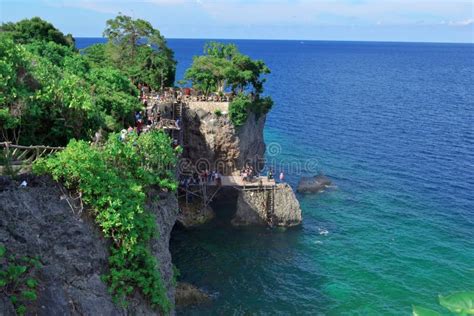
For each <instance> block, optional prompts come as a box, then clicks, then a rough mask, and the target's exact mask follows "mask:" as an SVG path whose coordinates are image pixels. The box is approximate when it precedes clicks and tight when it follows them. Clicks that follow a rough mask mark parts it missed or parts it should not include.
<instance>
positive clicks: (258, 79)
mask: <svg viewBox="0 0 474 316" xmlns="http://www.w3.org/2000/svg"><path fill="white" fill-rule="evenodd" d="M269 73H270V69H269V68H268V67H267V66H266V65H265V63H264V62H263V61H261V60H253V59H252V58H250V57H249V56H247V55H244V54H242V53H240V52H239V50H238V48H237V46H236V45H234V44H224V43H219V42H209V43H207V44H206V45H205V46H204V55H202V56H195V57H194V58H193V64H192V65H191V67H190V68H189V69H187V70H186V73H185V79H186V80H188V81H191V83H192V85H193V87H194V88H196V89H198V90H200V91H202V92H203V93H204V94H205V95H206V96H207V95H209V93H211V92H219V93H220V92H223V91H225V90H231V91H232V92H233V93H234V94H236V95H237V96H236V97H235V98H234V100H233V101H232V102H231V104H230V106H229V116H230V119H231V121H232V122H233V123H234V125H236V126H240V125H242V124H244V123H245V122H246V120H247V118H248V115H249V113H254V114H255V115H256V117H257V118H258V117H259V116H261V115H264V114H266V113H268V111H270V109H271V107H272V106H273V101H272V99H271V98H270V97H262V96H261V94H262V93H263V85H264V83H265V78H264V75H266V74H269Z"/></svg>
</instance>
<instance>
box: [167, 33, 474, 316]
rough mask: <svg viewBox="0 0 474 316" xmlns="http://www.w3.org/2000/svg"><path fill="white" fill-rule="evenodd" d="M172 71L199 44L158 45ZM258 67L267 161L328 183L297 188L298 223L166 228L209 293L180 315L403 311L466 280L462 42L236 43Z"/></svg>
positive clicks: (470, 246) (470, 120)
mask: <svg viewBox="0 0 474 316" xmlns="http://www.w3.org/2000/svg"><path fill="white" fill-rule="evenodd" d="M169 43H170V45H171V46H172V48H173V49H174V50H175V52H176V57H177V59H178V61H179V62H180V64H179V66H178V78H179V77H180V76H181V75H182V73H183V71H184V69H185V68H186V67H187V66H188V65H189V63H190V61H191V57H192V55H194V54H199V53H200V51H201V47H202V44H203V41H201V40H170V42H169ZM237 44H238V45H239V47H241V49H242V50H243V51H244V52H245V53H247V54H250V55H251V56H253V57H257V58H261V59H264V60H265V61H266V62H267V64H268V65H269V67H270V68H271V69H272V74H271V75H270V76H269V79H268V83H267V90H266V91H267V93H268V94H270V95H272V97H273V98H274V100H275V107H274V109H273V110H272V112H271V113H270V115H269V116H268V120H267V125H266V129H265V139H266V142H267V144H270V143H278V144H279V146H281V153H280V154H278V155H277V156H269V158H271V159H275V160H276V161H277V162H278V161H280V162H281V161H283V162H289V161H290V162H294V161H297V162H299V163H300V164H301V165H303V166H304V165H305V162H306V161H307V160H311V161H312V162H313V161H316V162H317V164H316V165H314V164H311V166H312V168H311V170H305V168H302V170H300V171H298V170H294V168H293V169H291V170H285V171H287V172H286V173H287V178H288V181H289V182H290V183H291V184H292V185H295V184H296V183H297V180H298V178H299V176H301V175H307V174H309V173H313V172H314V171H321V172H324V173H325V174H326V175H328V176H329V177H331V178H332V179H333V181H334V183H335V184H336V185H337V188H335V189H331V190H327V191H326V192H324V193H322V194H319V195H308V196H298V198H299V201H300V203H301V207H302V210H303V216H304V221H303V225H302V227H300V228H298V229H293V230H289V231H286V232H280V231H270V230H265V229H250V230H242V229H234V228H232V227H230V226H229V225H228V218H229V216H231V213H232V209H231V207H230V206H229V205H220V206H218V208H219V218H218V219H217V220H216V222H214V223H212V224H211V225H209V226H208V227H204V228H202V229H197V230H193V231H189V232H182V231H176V232H175V233H174V234H173V238H172V244H171V246H172V252H173V259H174V261H175V264H176V265H177V266H178V268H179V269H180V270H181V272H182V278H183V280H185V281H189V282H192V283H194V284H196V285H197V286H200V287H202V288H204V289H205V290H206V291H208V292H209V293H212V295H213V298H214V299H213V303H212V304H211V305H208V306H201V307H198V308H192V309H185V310H180V311H179V313H180V314H183V315H188V314H190V315H209V314H217V315H228V314H230V315H254V314H263V315H265V314H268V315H274V314H280V315H288V314H298V315H304V314H306V315H408V314H410V311H411V305H412V304H416V305H422V306H425V307H430V308H433V309H437V310H439V311H442V310H441V309H440V308H439V307H438V305H437V302H436V297H437V295H438V294H440V293H443V294H444V293H450V292H454V291H458V290H468V289H470V290H473V289H474V196H473V195H474V194H473V192H474V125H473V124H474V90H473V82H474V81H473V79H474V46H473V45H454V44H415V43H413V44H404V43H357V42H304V43H301V42H298V41H237Z"/></svg>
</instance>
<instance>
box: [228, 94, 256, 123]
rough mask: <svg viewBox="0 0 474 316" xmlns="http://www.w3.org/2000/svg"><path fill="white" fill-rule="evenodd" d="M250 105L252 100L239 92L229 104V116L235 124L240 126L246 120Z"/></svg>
mask: <svg viewBox="0 0 474 316" xmlns="http://www.w3.org/2000/svg"><path fill="white" fill-rule="evenodd" d="M251 106H252V101H250V98H249V97H248V96H247V95H244V94H239V95H238V96H237V97H235V98H234V100H232V102H231V103H230V105H229V117H230V120H231V121H232V123H234V125H235V126H240V125H243V124H244V123H245V121H247V117H248V114H249V111H250V108H251Z"/></svg>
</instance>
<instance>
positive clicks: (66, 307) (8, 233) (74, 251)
mask: <svg viewBox="0 0 474 316" xmlns="http://www.w3.org/2000/svg"><path fill="white" fill-rule="evenodd" d="M0 180H1V181H0V243H1V244H3V245H4V246H6V247H7V248H8V250H9V251H10V252H12V253H15V254H16V255H18V256H29V257H33V256H38V257H39V258H40V260H41V262H42V264H43V266H42V267H41V268H40V269H39V270H38V271H37V275H36V278H37V279H38V281H39V290H38V300H37V301H36V302H35V303H34V304H33V305H32V306H29V309H30V311H31V314H38V315H128V314H133V315H144V314H147V315H150V314H156V311H154V310H152V309H151V308H150V306H149V305H148V304H147V303H146V302H145V301H144V300H143V299H141V297H140V296H139V295H138V294H137V295H135V297H134V298H133V299H131V301H130V304H129V305H128V307H127V308H122V307H120V306H118V305H117V304H115V303H114V302H113V300H112V297H111V296H110V294H109V292H108V289H107V286H106V284H104V283H103V282H102V281H101V279H100V276H101V275H102V274H104V273H105V272H106V271H107V266H108V243H107V240H105V239H104V238H103V237H102V235H101V233H100V231H99V230H98V229H97V226H96V225H95V224H94V223H93V221H92V220H91V219H90V218H89V217H88V216H87V211H84V212H82V214H76V213H75V212H73V210H72V209H71V208H70V206H69V205H68V203H67V201H66V200H65V198H64V197H65V196H64V192H63V191H61V190H60V186H59V184H57V183H55V182H53V181H52V180H50V179H49V178H47V177H41V178H38V177H28V179H27V182H28V186H27V187H26V188H19V187H18V183H17V182H14V181H11V180H9V179H8V178H4V177H1V178H0ZM158 195H159V199H157V197H158ZM147 207H148V208H149V209H150V210H151V211H152V212H154V213H155V214H156V220H157V227H158V228H159V238H158V239H156V240H155V241H154V242H153V244H152V245H151V247H152V251H153V253H154V254H155V256H156V257H157V259H158V262H159V264H160V270H161V274H162V276H163V280H164V282H165V284H166V287H167V289H168V297H169V299H170V300H171V301H172V302H174V297H175V288H174V285H173V283H172V273H173V272H172V270H173V269H172V264H171V255H170V252H169V249H168V245H169V237H170V233H171V229H172V227H173V225H174V222H175V220H176V215H177V209H178V207H177V201H176V198H175V197H174V195H171V194H166V193H165V194H163V193H161V194H158V193H157V192H149V198H148V203H147ZM4 295H5V294H4V293H2V295H1V297H0V315H14V310H13V309H12V305H11V303H10V301H9V300H8V299H7V298H6V297H5V296H4Z"/></svg>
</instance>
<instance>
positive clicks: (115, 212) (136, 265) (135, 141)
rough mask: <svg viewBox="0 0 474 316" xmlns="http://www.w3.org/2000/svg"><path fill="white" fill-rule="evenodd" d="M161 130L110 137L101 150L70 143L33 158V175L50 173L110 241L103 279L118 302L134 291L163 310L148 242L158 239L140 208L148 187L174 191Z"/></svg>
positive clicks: (172, 160) (170, 155)
mask: <svg viewBox="0 0 474 316" xmlns="http://www.w3.org/2000/svg"><path fill="white" fill-rule="evenodd" d="M170 144H171V141H170V139H169V137H168V136H166V135H165V134H164V133H163V132H159V131H152V132H149V133H146V134H143V135H141V136H140V137H138V136H137V135H136V134H134V133H130V134H128V135H127V138H126V139H125V140H121V138H120V136H119V135H118V134H112V135H111V136H110V138H109V139H108V141H107V143H106V144H105V145H104V146H103V147H95V146H91V145H89V144H88V143H86V142H84V141H76V140H72V141H71V142H70V143H69V144H68V146H67V147H66V149H65V150H63V151H61V152H59V153H57V154H55V155H54V156H51V157H49V158H47V159H41V160H38V161H37V162H36V163H35V165H34V167H33V171H34V172H35V173H38V174H51V175H52V177H53V178H54V179H55V180H56V181H60V182H62V183H64V185H65V186H66V187H67V188H68V189H70V190H75V191H78V192H79V193H80V195H81V196H82V201H83V202H84V203H85V204H86V205H87V207H89V208H90V210H91V212H92V215H93V216H94V218H95V221H96V222H97V224H98V225H99V227H100V228H101V229H102V232H103V233H104V235H105V236H106V237H108V238H110V239H111V240H112V245H111V248H110V257H109V273H108V274H107V275H105V276H104V281H106V282H107V283H108V284H109V287H110V290H111V292H112V293H113V294H114V295H115V297H116V298H117V299H118V300H119V301H122V302H125V301H124V299H125V298H126V297H127V296H129V295H131V294H132V293H133V292H134V291H135V290H139V291H140V292H141V293H142V294H143V296H144V297H146V298H148V299H149V300H150V302H151V304H152V305H153V306H155V307H159V308H160V309H161V310H162V311H163V312H165V313H166V312H168V311H169V310H170V308H171V303H170V302H169V300H168V297H167V294H166V287H165V285H164V283H163V279H162V277H161V274H160V271H159V269H158V262H157V261H156V259H155V257H154V256H153V254H152V253H151V250H150V245H149V244H150V241H151V239H152V238H158V236H157V229H156V226H155V225H156V224H155V222H156V221H155V218H154V215H153V214H152V213H150V212H149V211H148V210H146V208H145V197H146V195H145V190H146V188H147V187H148V186H150V185H158V186H159V187H160V188H162V189H167V190H172V191H173V190H176V188H177V183H176V181H175V179H174V174H173V172H172V170H174V166H175V164H176V161H177V155H176V152H175V150H174V149H172V147H171V146H170Z"/></svg>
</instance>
